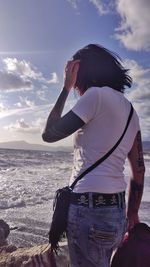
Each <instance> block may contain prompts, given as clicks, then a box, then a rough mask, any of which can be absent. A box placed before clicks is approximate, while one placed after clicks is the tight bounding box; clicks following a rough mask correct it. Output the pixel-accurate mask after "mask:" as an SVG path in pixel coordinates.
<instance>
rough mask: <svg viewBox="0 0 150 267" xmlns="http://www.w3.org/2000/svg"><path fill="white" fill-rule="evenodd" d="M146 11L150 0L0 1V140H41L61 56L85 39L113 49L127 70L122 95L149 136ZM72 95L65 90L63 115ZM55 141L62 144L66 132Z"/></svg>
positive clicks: (149, 21) (58, 83)
mask: <svg viewBox="0 0 150 267" xmlns="http://www.w3.org/2000/svg"><path fill="white" fill-rule="evenodd" d="M149 12H150V0H132V1H130V0H113V1H111V0H110V1H108V0H24V1H23V0H13V1H12V0H0V128H1V131H0V142H7V141H19V140H24V141H27V142H29V143H37V144H45V143H44V142H43V141H42V138H41V133H42V130H43V129H44V125H45V123H46V119H47V116H48V114H49V111H50V110H51V108H52V107H53V105H54V103H55V101H56V99H57V97H58V95H59V93H60V91H61V89H62V86H63V70H64V66H65V64H66V61H67V60H69V59H70V58H71V57H72V55H73V54H74V53H75V52H76V51H77V50H78V49H80V48H82V47H84V46H85V45H87V44H90V43H96V44H100V45H102V46H104V47H106V48H108V49H110V50H111V51H114V52H116V53H117V54H118V55H119V56H120V57H121V58H122V60H123V65H124V66H125V67H126V68H128V69H130V75H131V77H132V78H133V86H132V88H131V89H127V90H126V93H125V96H126V97H127V98H128V99H129V100H130V101H132V103H133V105H134V107H135V109H136V111H137V113H138V115H139V118H140V125H141V131H142V139H143V140H150V16H149ZM76 101H77V96H76V95H75V93H74V92H72V93H71V94H70V96H69V98H68V100H67V102H66V105H65V110H64V113H66V112H67V111H69V110H70V109H71V107H72V106H73V105H74V104H75V102H76ZM50 145H51V144H50ZM55 145H57V146H58V145H63V146H68V145H69V146H70V145H72V137H69V138H67V139H64V140H61V141H59V142H57V143H55V144H54V146H55Z"/></svg>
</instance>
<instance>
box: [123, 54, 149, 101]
mask: <svg viewBox="0 0 150 267" xmlns="http://www.w3.org/2000/svg"><path fill="white" fill-rule="evenodd" d="M125 67H126V68H129V69H130V75H131V77H132V78H133V84H134V89H132V90H131V91H129V94H128V95H129V97H130V99H131V100H132V101H135V102H136V101H138V102H139V101H141V102H143V101H145V102H147V101H148V102H150V69H148V68H143V67H142V66H141V65H139V64H138V63H137V62H136V61H135V60H129V59H128V60H126V61H125Z"/></svg>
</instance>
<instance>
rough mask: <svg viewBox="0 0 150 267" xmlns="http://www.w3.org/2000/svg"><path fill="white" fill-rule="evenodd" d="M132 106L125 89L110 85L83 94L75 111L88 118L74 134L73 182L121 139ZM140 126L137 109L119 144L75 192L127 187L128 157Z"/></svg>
mask: <svg viewBox="0 0 150 267" xmlns="http://www.w3.org/2000/svg"><path fill="white" fill-rule="evenodd" d="M130 108H131V106H130V102H129V101H128V100H127V99H126V98H125V97H124V95H123V93H121V92H118V91H116V90H114V89H112V88H109V87H102V88H97V87H92V88H89V89H88V90H87V91H86V92H85V93H84V94H83V95H82V96H81V97H80V99H79V100H78V102H77V103H76V104H75V106H74V107H73V108H72V111H73V112H74V113H75V114H76V115H77V116H78V117H80V118H81V119H82V120H83V121H84V122H85V125H84V126H83V127H82V128H80V129H79V130H78V131H76V132H75V134H74V165H73V171H72V176H71V179H70V184H71V183H72V182H73V181H74V179H75V178H76V177H78V176H79V174H81V173H82V172H83V171H84V170H86V169H87V168H88V167H89V166H91V165H92V164H93V163H95V161H97V160H98V159H99V158H101V157H102V156H103V155H105V154H106V153H107V152H108V151H109V150H110V149H111V148H112V147H113V146H114V144H115V143H116V142H117V141H118V139H119V138H120V136H121V135H122V133H123V131H124V128H125V125H126V123H127V119H128V116H129V113H130ZM139 130H140V126H139V120H138V116H137V114H136V112H135V111H134V113H133V116H132V119H131V121H130V124H129V127H128V129H127V131H126V133H125V136H124V137H123V139H122V141H121V143H120V144H119V146H118V147H117V148H116V150H115V151H114V152H113V153H112V154H111V155H110V156H109V157H108V158H107V159H106V160H105V161H104V162H102V163H101V164H100V165H99V166H98V167H96V168H95V169H94V170H92V171H91V172H89V173H88V174H87V175H85V176H84V177H83V178H82V179H81V180H80V181H79V182H78V183H77V184H76V186H75V188H74V192H78V193H83V192H101V193H117V192H122V191H124V190H125V189H126V183H125V180H124V174H123V171H124V164H125V159H126V157H127V154H128V153H129V151H130V150H131V148H132V145H133V142H134V139H135V136H136V134H137V132H138V131H139Z"/></svg>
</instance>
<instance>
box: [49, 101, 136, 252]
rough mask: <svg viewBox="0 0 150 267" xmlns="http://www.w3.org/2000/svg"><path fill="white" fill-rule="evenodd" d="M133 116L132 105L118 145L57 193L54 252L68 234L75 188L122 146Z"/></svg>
mask: <svg viewBox="0 0 150 267" xmlns="http://www.w3.org/2000/svg"><path fill="white" fill-rule="evenodd" d="M132 114H133V106H132V104H131V110H130V114H129V117H128V120H127V123H126V126H125V129H124V131H123V133H122V135H121V137H120V138H119V140H118V141H117V143H116V144H115V145H114V146H113V147H112V148H111V149H110V150H109V151H108V152H107V153H106V154H105V155H104V156H103V157H102V158H100V159H99V160H97V161H96V162H95V163H94V164H93V165H92V166H90V167H89V168H88V169H87V170H85V171H84V172H83V173H81V174H80V175H79V176H78V177H77V178H76V180H75V181H74V182H73V183H72V185H71V186H70V187H69V186H66V187H63V188H61V189H58V190H57V191H56V194H55V198H54V204H53V210H54V213H53V217H52V223H51V227H50V231H49V243H50V244H51V250H52V251H55V252H57V250H58V249H59V244H58V242H59V241H60V240H61V238H62V237H63V236H64V235H65V233H66V230H67V220H68V210H69V205H70V196H71V192H72V191H73V188H74V186H75V185H76V183H77V182H78V181H79V180H80V179H82V177H83V176H84V175H86V174H87V173H89V172H90V171H92V170H93V169H94V168H96V167H97V166H98V165H99V164H101V163H102V162H103V161H104V160H105V159H107V158H108V157H109V156H110V155H111V154H112V152H113V151H114V150H115V149H116V148H117V146H118V145H119V144H120V142H121V140H122V138H123V137H124V135H125V132H126V130H127V128H128V125H129V122H130V120H131V118H132Z"/></svg>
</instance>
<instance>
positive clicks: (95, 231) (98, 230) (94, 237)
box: [89, 225, 117, 247]
mask: <svg viewBox="0 0 150 267" xmlns="http://www.w3.org/2000/svg"><path fill="white" fill-rule="evenodd" d="M116 238H117V231H116V230H115V229H113V228H112V229H110V228H109V229H107V228H106V227H102V226H99V225H93V226H92V227H91V228H90V230H89V240H91V241H93V242H95V243H98V244H99V245H102V246H104V247H105V246H108V247H111V246H113V245H114V243H115V241H116Z"/></svg>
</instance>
